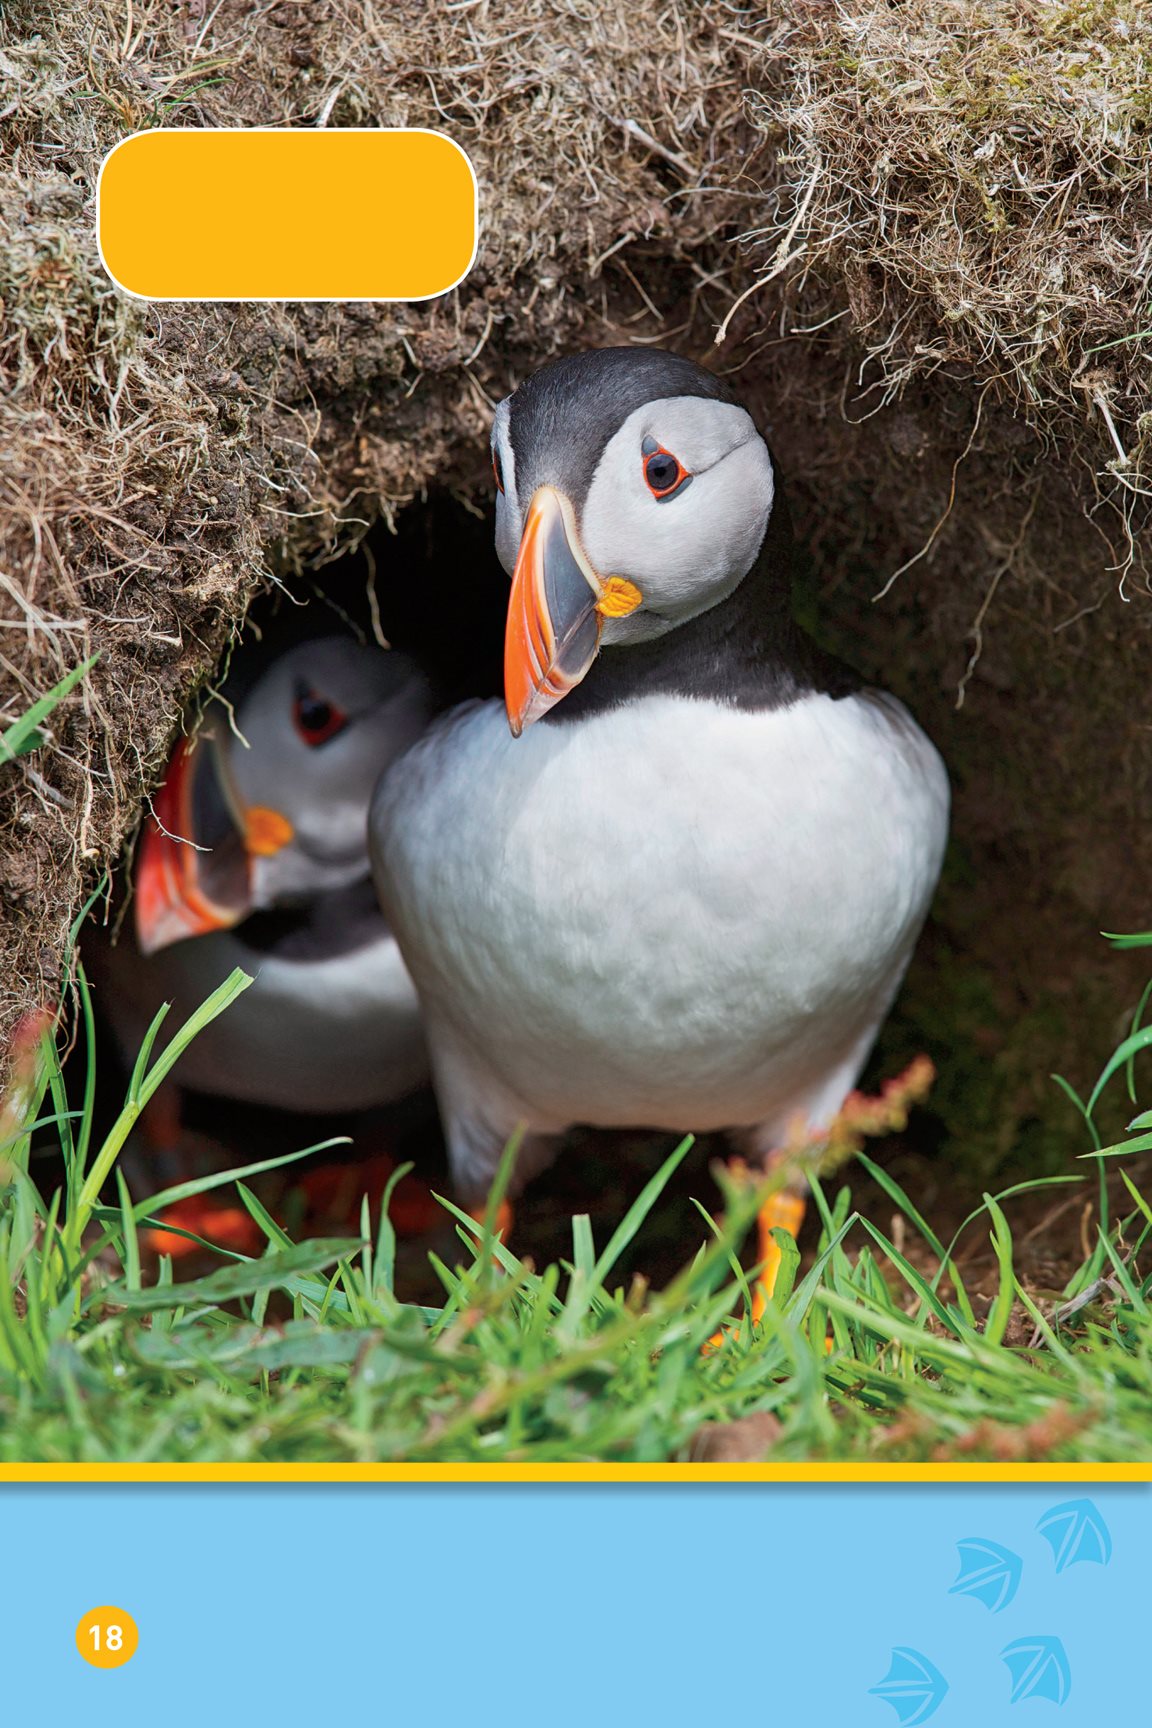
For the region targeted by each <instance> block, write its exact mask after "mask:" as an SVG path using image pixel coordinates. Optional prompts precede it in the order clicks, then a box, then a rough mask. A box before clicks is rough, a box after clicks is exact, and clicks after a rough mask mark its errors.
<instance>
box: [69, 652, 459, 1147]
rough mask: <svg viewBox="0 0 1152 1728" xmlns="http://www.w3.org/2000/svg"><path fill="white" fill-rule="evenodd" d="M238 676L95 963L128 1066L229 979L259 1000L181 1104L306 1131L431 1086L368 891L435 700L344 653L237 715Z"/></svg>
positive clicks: (183, 764)
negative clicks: (171, 1012) (168, 1017)
mask: <svg viewBox="0 0 1152 1728" xmlns="http://www.w3.org/2000/svg"><path fill="white" fill-rule="evenodd" d="M238 660H241V662H242V656H241V657H238ZM242 670H243V668H242V665H241V671H242ZM233 676H236V675H233ZM233 676H230V679H229V680H228V681H226V682H225V685H224V687H223V689H222V691H221V693H220V694H219V695H217V696H215V697H214V698H213V699H212V700H211V701H210V702H209V703H208V704H207V706H206V707H205V710H204V713H203V716H202V718H201V721H200V724H199V726H198V728H197V729H196V730H195V732H194V733H193V735H192V736H191V737H189V738H186V739H183V740H181V742H180V743H179V744H178V746H177V748H176V750H175V751H174V753H173V755H172V758H171V762H170V765H169V768H168V771H167V775H166V777H165V780H164V782H163V785H162V787H161V789H160V791H159V793H158V794H157V796H156V798H155V799H154V801H153V814H152V815H151V817H150V818H149V819H148V821H147V823H146V825H145V828H144V831H143V835H142V839H141V842H140V846H139V851H138V855H137V860H136V865H135V870H134V873H133V888H134V903H133V911H134V929H133V931H132V932H131V933H129V932H127V931H126V932H124V936H123V939H121V940H120V941H119V942H117V943H116V944H115V945H112V944H111V943H109V942H108V941H106V940H105V941H102V942H101V943H100V944H99V945H98V947H97V948H96V950H95V954H94V963H95V971H96V980H97V985H98V990H99V1000H100V1002H101V1004H102V1006H103V1009H104V1011H105V1014H106V1016H107V1018H108V1019H109V1020H110V1022H111V1024H112V1028H113V1032H114V1034H115V1037H116V1040H117V1042H118V1044H119V1046H120V1049H121V1052H122V1054H123V1055H124V1056H125V1058H126V1059H127V1060H128V1061H129V1063H131V1062H132V1061H133V1060H134V1059H135V1055H136V1052H137V1050H138V1049H139V1046H140V1041H141V1039H142V1038H143V1036H144V1033H145V1031H146V1029H147V1027H148V1025H149V1023H150V1021H151V1019H152V1017H153V1015H154V1014H155V1012H156V1010H157V1009H158V1008H159V1006H160V1004H161V1003H162V1002H171V1003H172V1004H173V1005H174V1009H175V1019H176V1021H177V1022H179V1021H180V1020H182V1019H183V1018H185V1017H186V1016H187V1015H188V1014H191V1013H192V1012H193V1011H194V1010H195V1009H196V1008H197V1007H199V1006H200V1004H201V1003H202V1002H203V1001H204V1000H205V999H206V997H207V996H208V995H210V993H211V992H212V991H213V990H214V989H215V988H216V987H217V986H218V985H219V984H221V983H222V982H223V980H224V979H225V978H226V977H227V976H228V975H229V973H230V972H231V971H232V969H233V968H234V967H236V966H240V967H242V968H243V969H244V971H246V972H248V973H250V974H251V975H252V976H253V978H254V980H255V982H254V983H253V985H252V987H251V988H250V989H249V990H247V991H245V993H244V994H243V995H242V996H240V997H239V998H238V999H237V1000H236V1002H235V1003H234V1004H233V1005H232V1006H231V1007H230V1008H229V1009H228V1011H227V1013H226V1014H224V1015H222V1016H221V1018H220V1019H218V1020H216V1021H214V1022H213V1023H212V1024H211V1025H210V1026H208V1027H207V1028H206V1029H205V1030H204V1031H203V1032H201V1033H200V1035H199V1036H198V1037H197V1038H196V1039H195V1040H194V1041H193V1043H192V1044H191V1045H190V1046H189V1048H188V1050H187V1052H186V1053H185V1055H184V1056H182V1057H181V1060H180V1065H179V1067H178V1069H177V1070H176V1076H175V1077H176V1080H177V1083H178V1084H179V1086H181V1087H183V1088H186V1089H191V1090H194V1091H201V1092H207V1093H211V1094H213V1095H215V1096H217V1097H222V1098H230V1099H236V1100H240V1101H243V1102H245V1103H250V1104H256V1105H265V1106H268V1105H274V1106H276V1107H278V1108H280V1109H287V1110H292V1111H298V1112H302V1113H308V1114H313V1115H315V1114H324V1113H329V1112H334V1111H348V1112H356V1111H362V1110H367V1109H371V1108H375V1107H376V1106H379V1105H384V1104H388V1103H391V1102H393V1101H395V1100H397V1099H399V1098H401V1097H403V1096H405V1095H407V1094H408V1093H410V1092H412V1091H414V1090H415V1089H416V1088H418V1087H419V1086H420V1085H422V1084H424V1083H425V1082H426V1079H427V1054H426V1049H425V1044H424V1037H423V1032H422V1029H421V1022H420V1010H419V1005H418V1002H417V999H416V992H415V989H414V987H413V984H412V980H411V978H410V977H409V975H408V972H407V969H406V967H405V965H404V961H403V960H402V958H401V956H400V951H399V949H398V947H397V944H396V939H395V937H394V935H393V933H392V931H391V930H390V928H389V926H388V924H387V922H386V920H385V918H384V916H383V914H382V913H381V911H380V907H379V905H378V903H377V900H376V896H375V893H374V890H373V886H372V880H371V875H370V867H369V859H368V826H367V824H368V811H369V806H370V802H371V796H372V789H373V786H374V784H375V781H376V778H377V776H378V775H379V773H380V772H381V770H382V769H383V768H385V767H387V766H388V764H389V763H390V762H392V761H393V760H394V759H395V758H397V757H399V756H400V755H402V754H403V752H404V751H405V750H406V749H408V748H409V746H411V745H412V744H413V743H415V741H416V740H417V738H418V737H419V736H420V734H421V732H422V731H423V730H424V728H425V727H426V726H427V724H428V722H429V721H430V719H431V718H432V715H433V713H434V711H435V703H434V698H433V692H432V689H431V686H430V684H429V682H428V680H427V679H426V678H425V676H424V674H423V673H422V671H421V670H420V669H419V668H418V667H417V665H416V664H415V663H414V661H412V660H411V659H409V658H408V657H407V656H406V655H404V654H402V653H400V652H398V651H394V650H390V651H385V650H383V649H380V648H377V647H375V646H372V645H365V644H362V643H360V642H358V641H357V640H356V639H355V638H354V637H352V636H345V635H326V636H320V637H317V638H315V639H311V640H307V641H304V642H300V643H297V644H296V645H295V646H293V647H291V648H289V649H288V650H287V651H285V652H281V653H280V654H278V655H277V656H276V657H275V658H273V659H272V661H271V663H270V664H268V665H267V666H266V667H264V668H263V669H262V670H261V671H260V673H259V675H258V676H257V677H256V678H255V680H254V681H250V674H249V678H247V679H245V678H241V680H240V681H241V682H242V683H247V686H248V687H247V688H246V689H245V690H244V693H243V694H242V695H235V699H234V700H233V699H232V697H233V695H234V694H235V692H234V686H233ZM177 1120H178V1118H177ZM175 1126H176V1124H174V1123H173V1122H172V1121H171V1120H169V1122H168V1123H166V1124H165V1133H166V1136H167V1138H168V1139H169V1140H172V1139H173V1138H174V1130H175ZM163 1137H164V1136H163V1135H162V1138H163Z"/></svg>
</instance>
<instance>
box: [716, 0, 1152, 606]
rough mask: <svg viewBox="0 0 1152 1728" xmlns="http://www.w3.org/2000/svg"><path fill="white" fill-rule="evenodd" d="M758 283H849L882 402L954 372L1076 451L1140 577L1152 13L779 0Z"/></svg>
mask: <svg viewBox="0 0 1152 1728" xmlns="http://www.w3.org/2000/svg"><path fill="white" fill-rule="evenodd" d="M764 67H765V88H764V91H763V94H762V95H761V96H759V97H758V98H757V99H755V101H754V109H755V112H756V113H757V115H758V117H759V119H760V122H761V124H762V125H763V126H765V127H766V128H767V129H769V130H770V131H772V132H773V133H774V134H775V135H776V136H778V137H781V138H782V139H783V148H782V149H781V150H780V153H779V157H778V161H779V165H780V169H781V175H780V180H781V184H780V187H779V190H778V193H777V197H778V200H779V202H778V204H777V206H776V208H775V210H774V212H773V220H772V221H771V222H770V223H769V224H768V225H767V227H766V228H764V229H762V230H760V231H758V232H757V231H753V233H752V234H751V235H750V236H749V238H750V239H751V240H753V241H767V242H768V246H769V250H768V253H767V259H766V262H767V270H766V271H763V272H762V274H763V275H765V276H772V275H783V274H785V273H787V274H788V275H789V276H790V277H791V278H792V279H793V280H794V285H795V287H796V289H797V290H798V291H800V290H802V288H803V283H804V278H805V277H806V276H807V275H808V274H809V273H811V272H815V273H816V274H817V275H820V276H823V277H824V278H829V277H831V278H833V279H835V280H836V281H837V282H838V284H839V285H840V286H841V287H842V291H843V294H844V297H845V301H846V304H847V306H848V308H849V312H850V317H851V326H852V331H853V336H854V340H855V342H856V344H857V345H858V346H859V348H860V349H861V350H862V367H863V369H864V370H865V372H866V373H867V378H868V386H867V391H868V396H869V398H870V405H871V407H873V408H879V407H880V406H881V405H885V404H888V403H891V402H893V401H894V400H896V399H897V398H898V397H899V396H900V395H901V393H902V392H903V391H904V389H905V387H906V386H907V384H908V383H909V381H911V380H913V379H916V380H919V381H923V380H925V379H930V378H932V377H933V376H934V375H935V374H936V373H938V372H940V371H947V373H948V375H949V377H950V378H951V379H953V380H954V379H955V378H957V377H958V376H960V377H963V378H964V379H965V380H966V381H967V382H969V383H970V384H971V385H972V386H973V387H975V388H976V389H977V390H978V391H979V392H980V399H981V401H987V402H988V403H989V404H990V405H996V406H1001V407H1007V408H1009V409H1011V410H1012V411H1014V412H1015V413H1016V414H1018V415H1019V416H1021V417H1022V418H1023V419H1025V420H1026V421H1027V422H1028V423H1029V425H1030V426H1032V427H1034V428H1036V429H1038V430H1043V432H1044V433H1046V434H1047V435H1048V436H1049V438H1050V439H1051V440H1052V441H1053V442H1056V443H1059V445H1060V446H1061V447H1062V448H1063V449H1065V450H1067V449H1070V448H1073V447H1074V448H1075V451H1076V453H1077V454H1078V455H1079V456H1080V457H1081V459H1082V460H1083V461H1084V462H1085V463H1086V464H1088V466H1089V467H1090V468H1091V470H1092V473H1093V475H1094V478H1095V480H1096V482H1097V491H1098V493H1099V495H1100V496H1101V497H1103V498H1105V499H1107V501H1108V502H1109V504H1110V505H1111V506H1112V507H1113V509H1114V510H1115V512H1116V513H1117V514H1118V515H1119V517H1120V519H1121V522H1122V525H1123V526H1122V531H1121V546H1122V559H1121V562H1122V565H1123V566H1124V567H1125V568H1128V567H1129V566H1131V565H1132V564H1134V563H1135V564H1138V566H1139V572H1140V574H1141V575H1143V574H1145V562H1144V559H1145V548H1144V547H1143V546H1142V545H1141V544H1140V541H1139V534H1140V531H1141V530H1142V529H1143V527H1144V526H1145V524H1146V521H1147V510H1146V508H1145V507H1144V506H1143V504H1142V502H1141V501H1142V500H1143V499H1147V498H1148V497H1150V496H1152V487H1150V484H1149V474H1150V468H1149V464H1150V461H1152V412H1150V409H1152V283H1150V276H1152V153H1150V150H1149V142H1150V139H1152V12H1150V11H1149V9H1148V7H1147V6H1146V5H1144V4H1143V3H1142V0H1072V3H1071V4H1069V3H1066V0H1011V3H1010V4H1007V5H1005V4H1001V3H1000V0H996V3H995V4H992V3H989V0H912V3H911V4H903V5H900V6H897V7H893V6H884V5H880V6H867V7H862V6H860V5H859V4H856V3H851V4H849V3H844V0H840V3H838V4H826V5H825V4H821V5H816V4H811V5H805V4H798V5H792V6H789V7H786V8H785V9H784V13H783V16H782V19H781V21H780V22H779V23H778V24H777V26H776V28H775V29H774V31H773V33H772V35H771V37H770V40H769V41H768V43H767V44H766V46H765V49H764Z"/></svg>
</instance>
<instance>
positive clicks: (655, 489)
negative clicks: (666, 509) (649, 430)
mask: <svg viewBox="0 0 1152 1728" xmlns="http://www.w3.org/2000/svg"><path fill="white" fill-rule="evenodd" d="M640 453H641V455H642V457H643V459H644V483H645V485H646V486H647V488H648V490H649V492H651V494H652V496H653V498H655V500H656V502H657V504H664V503H666V502H667V500H668V499H669V498H673V497H675V495H676V494H677V493H678V492H682V491H683V490H684V488H685V487H686V486H687V485H688V483H689V481H690V480H691V479H692V475H691V474H690V473H689V471H688V469H687V468H685V467H684V465H683V463H682V462H681V461H680V458H679V457H678V456H673V454H672V452H671V450H665V448H664V446H663V444H657V442H656V440H655V438H645V440H644V442H643V444H642V445H641V446H640ZM669 464H671V467H669Z"/></svg>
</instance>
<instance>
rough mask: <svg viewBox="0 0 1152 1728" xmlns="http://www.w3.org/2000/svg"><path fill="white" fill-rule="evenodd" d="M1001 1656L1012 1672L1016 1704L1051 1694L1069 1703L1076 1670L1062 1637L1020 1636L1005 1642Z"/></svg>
mask: <svg viewBox="0 0 1152 1728" xmlns="http://www.w3.org/2000/svg"><path fill="white" fill-rule="evenodd" d="M1000 1657H1001V1660H1002V1661H1003V1662H1004V1663H1005V1664H1006V1665H1007V1668H1008V1672H1009V1674H1011V1676H1012V1697H1011V1699H1010V1700H1009V1702H1010V1703H1012V1704H1019V1703H1020V1701H1021V1699H1022V1698H1047V1699H1049V1700H1050V1702H1051V1703H1053V1704H1066V1703H1067V1702H1068V1694H1069V1692H1071V1690H1072V1670H1071V1669H1070V1668H1069V1666H1068V1656H1067V1653H1066V1651H1065V1649H1064V1646H1063V1644H1061V1642H1060V1640H1059V1638H1043V1637H1036V1638H1017V1639H1016V1641H1015V1643H1013V1644H1007V1645H1005V1647H1004V1649H1003V1650H1001V1652H1000Z"/></svg>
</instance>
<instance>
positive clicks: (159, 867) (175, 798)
mask: <svg viewBox="0 0 1152 1728" xmlns="http://www.w3.org/2000/svg"><path fill="white" fill-rule="evenodd" d="M217 767H218V757H217V752H216V751H215V750H213V749H212V748H211V745H210V741H209V740H207V739H205V738H203V737H201V738H199V739H196V740H194V741H188V740H185V742H183V743H182V744H181V745H180V746H179V748H178V749H177V751H176V753H175V755H174V756H173V758H172V761H171V763H170V764H169V768H168V772H167V774H166V775H165V777H164V784H163V785H162V786H161V788H160V790H159V792H158V793H157V794H156V797H155V798H154V800H153V803H152V809H153V814H152V816H150V817H149V819H148V822H147V823H146V825H145V828H144V834H143V838H142V839H141V842H140V853H139V857H138V860H137V865H136V901H135V905H136V941H137V944H138V945H139V948H140V951H141V953H142V954H155V953H156V952H157V951H158V950H159V949H161V948H168V947H170V946H171V944H172V943H173V942H183V941H185V940H186V939H187V938H188V937H190V936H206V935H208V934H209V933H210V932H211V931H213V930H230V929H231V928H232V926H233V925H235V924H239V922H240V920H241V919H242V918H245V917H247V915H248V913H249V912H251V911H252V910H253V905H254V903H253V896H252V869H251V864H252V860H253V858H267V857H270V856H271V855H272V854H273V853H275V852H278V851H280V849H281V847H283V846H286V845H287V844H288V842H289V840H291V839H292V824H291V823H290V822H289V821H288V819H287V817H285V816H282V815H281V814H280V812H279V811H278V810H269V809H267V808H265V807H264V806H263V805H258V804H252V805H247V806H238V805H237V803H236V800H235V798H234V797H232V798H230V797H229V796H228V793H227V792H226V790H225V788H224V786H223V785H222V784H221V782H220V778H219V776H218V774H217ZM205 830H210V832H206V831H205ZM198 848H206V849H205V850H198Z"/></svg>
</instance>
